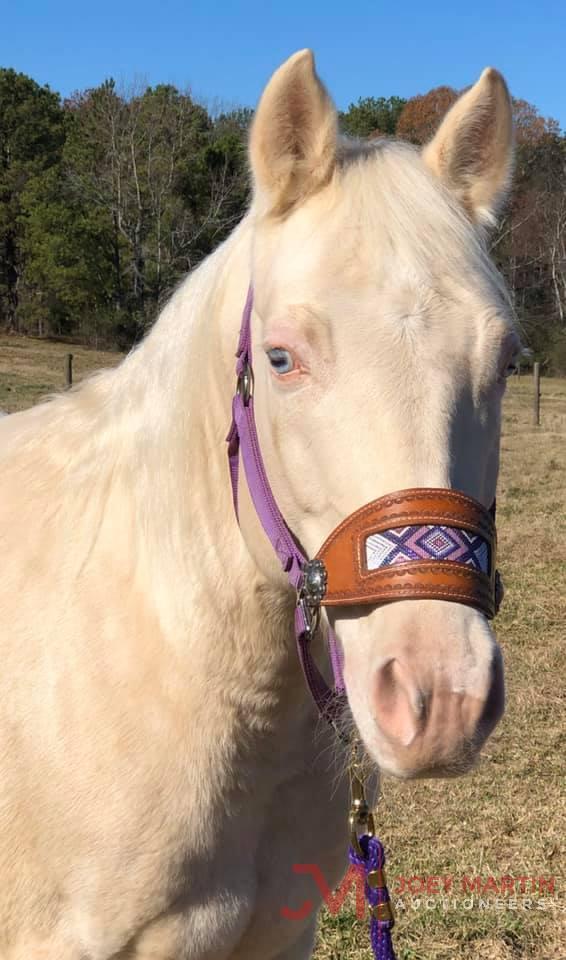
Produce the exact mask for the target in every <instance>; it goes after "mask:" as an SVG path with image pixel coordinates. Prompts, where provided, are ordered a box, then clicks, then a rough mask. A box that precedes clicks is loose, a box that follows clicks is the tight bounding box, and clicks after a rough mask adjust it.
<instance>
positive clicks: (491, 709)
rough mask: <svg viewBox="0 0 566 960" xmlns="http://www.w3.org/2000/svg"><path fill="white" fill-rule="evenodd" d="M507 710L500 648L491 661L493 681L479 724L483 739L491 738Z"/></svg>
mask: <svg viewBox="0 0 566 960" xmlns="http://www.w3.org/2000/svg"><path fill="white" fill-rule="evenodd" d="M504 709H505V684H504V679H503V658H502V656H501V651H500V650H499V648H497V649H496V651H495V653H494V656H493V660H492V661H491V679H490V686H489V693H488V695H487V699H486V701H485V704H484V708H483V710H482V714H481V717H480V719H479V723H478V732H479V734H480V736H481V738H482V740H483V739H485V738H486V737H488V736H489V734H490V733H491V731H492V730H493V729H494V727H495V726H496V725H497V723H498V722H499V720H500V719H501V717H502V716H503V711H504Z"/></svg>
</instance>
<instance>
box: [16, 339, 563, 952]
mask: <svg viewBox="0 0 566 960" xmlns="http://www.w3.org/2000/svg"><path fill="white" fill-rule="evenodd" d="M68 352H73V354H74V355H75V364H74V366H75V378H76V379H77V380H79V379H81V378H82V377H83V376H85V375H87V374H88V373H90V372H92V371H93V370H95V369H98V368H100V367H102V366H111V365H114V364H115V363H117V362H118V361H119V359H120V356H119V355H118V354H111V353H97V352H96V351H92V350H87V349H84V348H80V347H69V346H67V345H66V344H54V343H47V342H44V341H38V340H25V339H22V338H15V337H4V338H0V407H4V408H5V409H7V410H10V411H12V410H18V409H23V408H24V407H26V406H29V405H30V404H32V403H34V402H35V401H36V400H38V399H39V398H40V397H41V396H42V395H43V394H45V393H49V392H52V391H53V390H55V389H58V388H60V387H62V386H63V384H64V358H65V354H66V353H68ZM531 391H532V384H531V381H530V378H528V377H523V378H521V379H520V380H517V379H516V378H513V379H512V380H511V381H510V383H509V388H508V391H507V398H506V401H505V420H504V429H503V441H502V469H501V478H500V484H499V494H498V527H499V552H500V568H501V571H502V574H503V578H504V582H505V586H506V597H505V601H504V604H503V607H502V611H501V614H500V616H499V617H498V619H497V632H498V636H499V640H500V642H501V646H502V648H503V652H504V657H505V665H506V682H507V711H506V714H505V717H504V719H503V720H502V722H501V724H500V725H499V727H498V728H497V730H496V731H495V733H494V735H493V736H492V737H491V739H490V740H489V742H488V743H487V744H486V746H485V748H484V751H483V759H482V762H481V763H480V765H479V767H478V768H477V769H476V770H475V771H474V772H473V773H472V774H470V775H468V776H467V777H464V778H462V779H459V780H447V781H442V780H430V781H422V782H415V783H410V784H406V783H399V782H397V781H394V780H391V779H387V778H386V779H384V781H383V783H382V796H381V799H380V803H379V806H378V810H377V823H378V831H379V833H380V835H381V838H382V840H383V841H384V843H385V846H386V850H387V855H388V863H389V867H388V879H389V883H390V888H391V889H394V888H395V886H396V885H397V883H398V878H399V877H401V876H404V877H412V876H430V875H440V876H446V875H451V876H453V877H454V878H455V879H454V882H455V884H457V883H458V882H459V878H461V877H462V875H464V874H467V875H472V876H476V875H481V876H484V877H486V876H490V875H492V876H496V877H501V876H504V875H510V876H514V877H519V876H522V875H526V876H529V877H530V876H535V877H539V876H544V877H548V876H555V877H556V893H555V895H554V897H553V898H550V903H549V905H548V909H545V910H541V909H531V910H524V909H519V908H518V909H510V908H509V906H508V904H505V903H504V908H503V909H495V907H493V908H492V909H489V910H479V909H477V907H476V908H474V909H472V910H469V909H466V908H465V907H464V906H463V904H462V899H463V898H462V896H461V895H460V896H459V898H458V900H457V903H456V905H450V901H449V904H448V907H447V908H444V907H443V905H442V897H440V896H438V897H436V901H437V902H435V904H434V909H431V910H428V909H424V908H423V904H422V903H421V904H420V905H419V906H416V905H415V904H414V903H413V902H412V898H411V897H405V898H404V907H405V909H400V905H399V903H398V904H397V925H396V928H395V944H396V949H397V954H398V958H399V960H454V958H464V960H468V958H469V960H472V958H474V960H476V958H481V960H532V958H535V957H536V958H537V960H559V958H564V957H565V956H566V950H565V948H564V943H566V930H565V928H564V917H565V912H564V887H563V879H562V874H561V870H562V868H563V861H562V860H561V857H562V856H563V853H564V839H565V837H566V818H565V808H566V802H565V799H564V797H565V794H564V779H565V777H564V775H565V765H564V756H565V743H564V739H565V733H564V726H565V725H564V678H565V669H564V663H565V660H566V650H565V646H564V634H565V633H566V622H565V621H566V601H565V598H566V484H565V477H566V381H560V380H543V383H542V408H541V417H542V425H541V426H540V427H538V428H536V427H533V426H532V423H531V396H532V392H531ZM344 815H345V816H346V811H344ZM492 899H493V898H492ZM508 899H509V898H507V900H508ZM315 957H316V960H370V958H371V951H370V949H369V944H368V937H367V926H366V923H365V922H363V921H359V920H356V917H355V914H354V912H353V904H350V906H349V907H346V908H344V909H343V910H342V911H341V913H340V914H339V915H338V916H337V917H332V916H330V915H329V914H328V913H327V912H323V914H322V916H321V922H320V929H319V936H318V941H317V950H316V954H315Z"/></svg>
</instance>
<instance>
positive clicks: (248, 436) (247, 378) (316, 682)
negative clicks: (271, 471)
mask: <svg viewBox="0 0 566 960" xmlns="http://www.w3.org/2000/svg"><path fill="white" fill-rule="evenodd" d="M252 307H253V291H252V288H251V286H250V288H249V290H248V296H247V299H246V305H245V307H244V314H243V317H242V326H241V328H240V339H239V342H238V352H237V354H236V357H237V363H236V374H237V377H238V390H237V392H236V395H235V397H234V400H233V403H232V424H231V426H230V431H229V433H228V436H227V438H226V439H227V441H228V458H229V464H230V480H231V483H232V498H233V501H234V510H235V512H236V516H238V481H239V458H240V454H241V456H242V462H243V464H244V471H245V474H246V480H247V483H248V488H249V491H250V496H251V498H252V502H253V505H254V507H255V510H256V513H257V515H258V517H259V520H260V523H261V525H262V527H263V529H264V531H265V533H266V535H267V537H268V538H269V541H270V543H271V545H272V547H273V549H274V550H275V553H276V554H277V557H278V558H279V562H280V563H281V566H282V568H283V570H284V572H285V573H286V574H287V578H288V580H289V583H290V584H291V586H292V587H293V588H294V590H295V591H297V594H298V593H299V591H300V589H301V586H302V580H303V568H304V565H305V564H306V563H307V558H306V557H305V555H304V553H303V551H302V550H301V549H300V548H299V547H298V546H297V543H296V542H295V539H294V537H293V535H292V533H291V531H290V530H289V527H288V526H287V524H286V523H285V520H284V519H283V515H282V514H281V511H280V510H279V507H278V506H277V502H276V500H275V497H274V496H273V491H272V489H271V486H270V484H269V480H268V477H267V473H266V470H265V465H264V463H263V457H262V455H261V449H260V445H259V439H258V435H257V427H256V422H255V415H254V398H253V369H252V339H251V316H252ZM295 636H296V641H297V652H298V655H299V661H300V664H301V667H302V669H303V673H304V675H305V679H306V682H307V686H308V688H309V690H310V692H311V695H312V697H313V700H314V702H315V704H316V706H317V708H318V711H319V713H320V715H321V716H323V717H324V718H325V719H326V720H328V721H329V723H331V724H332V725H333V726H334V727H335V729H337V731H338V732H339V730H338V727H337V723H338V721H339V719H340V716H341V714H342V710H343V705H344V679H343V672H342V654H341V651H340V648H339V646H338V643H337V640H336V635H335V633H334V631H333V630H332V628H330V627H329V630H328V647H329V652H330V661H331V664H332V671H333V674H334V687H335V689H334V691H332V690H331V689H330V687H329V686H328V684H327V683H326V681H325V679H324V677H323V676H322V674H321V672H320V670H319V669H318V667H317V665H316V664H315V662H314V660H313V658H312V656H311V652H310V641H311V639H312V630H311V626H310V624H309V623H308V622H307V619H306V615H305V610H304V607H303V606H301V604H299V603H297V606H296V608H295ZM359 842H360V848H361V849H362V850H363V851H364V856H363V857H359V856H358V854H356V853H355V851H354V850H353V848H351V849H350V860H351V862H352V863H357V864H358V865H361V866H363V867H364V869H365V870H366V885H365V888H366V896H367V898H368V902H369V904H370V908H371V909H372V910H374V909H375V908H376V905H377V904H378V903H380V902H381V901H379V899H377V900H376V899H375V897H376V896H377V897H378V898H379V896H380V895H381V894H383V889H384V888H379V889H378V890H375V889H374V888H373V887H371V886H370V884H369V883H368V877H369V875H370V874H371V873H372V871H375V870H376V869H380V867H379V863H381V864H382V865H383V861H384V856H383V847H382V846H381V844H380V842H379V840H376V839H375V838H373V837H368V836H366V837H361V838H360V841H359ZM366 850H367V854H366V853H365V851H366ZM379 858H381V860H380V859H379ZM376 865H377V866H376ZM385 894H386V900H387V902H388V901H389V894H388V893H387V888H385ZM384 923H388V924H389V926H387V927H384ZM392 926H393V921H383V920H379V919H375V918H372V920H371V944H372V948H373V951H374V955H375V957H376V960H395V954H394V952H393V947H392V945H391V933H390V929H391V927H392Z"/></svg>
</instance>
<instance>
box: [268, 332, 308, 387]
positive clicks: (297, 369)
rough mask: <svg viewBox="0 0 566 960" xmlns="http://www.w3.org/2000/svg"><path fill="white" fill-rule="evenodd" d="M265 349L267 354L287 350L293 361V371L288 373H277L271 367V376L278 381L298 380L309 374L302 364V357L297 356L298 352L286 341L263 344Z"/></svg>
mask: <svg viewBox="0 0 566 960" xmlns="http://www.w3.org/2000/svg"><path fill="white" fill-rule="evenodd" d="M263 349H264V350H265V351H266V352H267V351H268V350H286V351H287V353H289V354H290V355H291V357H292V359H293V369H292V370H289V371H288V372H287V373H277V371H276V370H274V369H273V367H270V371H271V375H272V376H273V377H274V378H275V379H276V380H278V381H282V380H284V381H286V382H289V381H290V380H298V378H299V377H300V376H302V375H303V374H305V373H307V372H308V370H307V367H306V366H305V364H304V363H302V361H301V359H300V357H299V356H298V354H297V351H296V350H294V349H293V347H292V346H290V344H287V343H285V342H284V341H281V340H277V341H276V342H275V341H274V342H271V341H268V342H266V343H264V344H263Z"/></svg>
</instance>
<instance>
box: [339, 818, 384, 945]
mask: <svg viewBox="0 0 566 960" xmlns="http://www.w3.org/2000/svg"><path fill="white" fill-rule="evenodd" d="M358 842H359V845H360V849H361V850H362V855H361V856H360V854H358V853H356V851H355V850H354V848H353V847H350V853H349V858H350V863H352V864H354V865H355V866H360V867H363V869H364V872H365V881H366V882H365V894H366V899H367V901H368V904H369V906H370V910H371V912H372V917H371V920H370V941H371V947H372V950H373V955H374V957H375V960H396V957H395V951H394V949H393V942H392V939H391V930H392V928H393V926H394V924H395V920H394V919H393V918H392V917H391V919H387V920H383V919H379V917H378V916H377V915H376V914H377V912H378V908H379V906H380V905H381V904H389V902H390V899H389V891H388V889H387V886H386V885H385V879H382V880H381V877H382V871H383V868H384V866H385V853H384V850H383V845H382V844H381V843H380V841H379V840H378V839H377V837H370V836H368V835H367V834H364V836H362V837H360V838H359V841H358ZM370 874H373V876H370ZM368 880H369V882H368ZM374 880H376V881H377V882H378V883H382V884H383V885H382V886H381V885H377V884H375V885H374Z"/></svg>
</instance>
